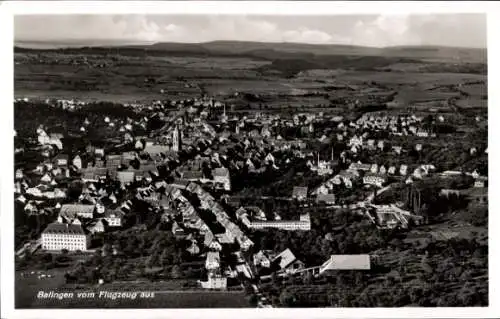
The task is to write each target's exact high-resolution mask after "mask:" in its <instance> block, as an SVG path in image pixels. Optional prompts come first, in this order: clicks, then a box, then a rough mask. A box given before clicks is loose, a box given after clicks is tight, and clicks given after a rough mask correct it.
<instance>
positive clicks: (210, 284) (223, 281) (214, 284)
mask: <svg viewBox="0 0 500 319" xmlns="http://www.w3.org/2000/svg"><path fill="white" fill-rule="evenodd" d="M200 284H201V287H202V288H204V289H226V288H227V278H226V277H220V276H209V277H208V280H207V281H200Z"/></svg>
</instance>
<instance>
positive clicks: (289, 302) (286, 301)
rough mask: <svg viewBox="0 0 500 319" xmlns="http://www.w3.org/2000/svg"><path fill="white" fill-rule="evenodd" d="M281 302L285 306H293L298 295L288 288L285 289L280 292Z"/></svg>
mask: <svg viewBox="0 0 500 319" xmlns="http://www.w3.org/2000/svg"><path fill="white" fill-rule="evenodd" d="M279 298H280V304H281V305H282V306H284V307H292V306H293V305H294V304H295V302H296V301H297V296H296V295H295V293H291V292H289V291H287V290H283V291H282V292H281V294H280V297H279Z"/></svg>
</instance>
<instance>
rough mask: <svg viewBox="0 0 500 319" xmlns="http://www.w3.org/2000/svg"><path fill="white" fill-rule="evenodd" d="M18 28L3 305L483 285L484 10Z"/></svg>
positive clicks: (338, 294) (141, 303)
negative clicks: (8, 287)
mask: <svg viewBox="0 0 500 319" xmlns="http://www.w3.org/2000/svg"><path fill="white" fill-rule="evenodd" d="M290 5H293V4H290ZM13 32H14V42H13V44H12V50H13V61H12V63H13V72H14V73H13V81H14V82H13V85H14V91H13V102H9V103H13V104H12V107H13V124H12V125H13V129H14V138H13V147H14V149H13V152H14V156H13V157H14V160H13V164H14V167H13V172H12V177H9V180H8V181H7V183H8V184H9V185H13V186H14V189H13V193H12V192H11V193H10V194H9V195H8V196H9V198H11V201H13V204H12V206H10V207H12V210H13V211H12V212H7V211H3V212H2V215H3V214H7V215H9V216H11V219H12V224H13V229H14V230H13V232H11V233H12V237H13V239H12V240H13V242H11V244H9V245H13V247H10V248H8V249H10V250H9V251H8V252H7V253H8V254H9V255H12V256H13V257H12V258H13V261H12V263H13V266H12V268H13V272H12V273H8V274H6V273H4V272H3V271H2V277H4V276H10V277H13V281H14V291H13V292H12V299H13V302H14V307H15V308H16V309H21V310H22V309H31V310H33V309H52V310H53V309H80V310H82V309H166V310H168V309H174V308H176V309H198V308H212V309H218V308H251V309H256V308H272V309H277V308H351V309H355V308H402V307H407V308H429V307H436V308H440V307H477V308H481V307H489V306H490V305H491V303H492V302H494V300H493V299H492V296H490V292H491V290H490V289H489V278H490V274H489V271H488V269H490V271H495V269H492V268H491V267H489V261H488V255H489V244H488V243H489V229H488V224H489V223H488V220H489V210H488V203H489V200H488V185H489V178H488V176H489V174H488V146H489V145H488V58H487V55H488V45H487V44H488V41H487V14H486V13H470V12H458V13H457V12H452V13H445V12H437V13H420V12H416V13H412V12H407V13H384V12H383V11H381V12H379V13H368V14H366V13H359V14H358V13H356V12H352V13H349V14H336V13H335V11H334V10H333V9H332V10H330V11H325V13H323V14H299V13H298V14H296V15H292V14H290V15H288V14H286V15H284V14H272V13H269V14H244V13H243V12H242V13H233V14H217V13H204V14H187V13H186V14H179V13H175V14H169V13H163V12H161V13H154V12H151V13H148V14H143V13H127V14H124V13H117V14H113V13H77V14H75V13H68V14H60V13H58V14H16V15H15V16H14V17H13ZM6 76H9V75H8V74H7V75H6ZM5 107H11V105H6V106H5ZM9 136H11V135H9ZM9 138H10V137H9ZM6 145H7V144H6ZM8 145H12V144H8ZM10 152H11V150H10V149H7V148H6V149H4V153H5V156H7V154H10ZM2 182H5V180H3V181H2ZM12 195H13V197H12ZM9 219H10V217H9ZM493 231H494V230H493ZM2 241H3V238H2ZM2 248H3V246H2ZM2 294H3V291H2ZM311 310H314V309H311ZM267 311H272V310H267ZM269 313H270V312H269ZM360 315H361V314H360Z"/></svg>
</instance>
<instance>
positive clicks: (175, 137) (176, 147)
mask: <svg viewBox="0 0 500 319" xmlns="http://www.w3.org/2000/svg"><path fill="white" fill-rule="evenodd" d="M181 149H182V141H181V132H180V131H179V128H178V127H177V126H176V127H175V128H174V130H173V132H172V151H174V152H179V151H180V150H181Z"/></svg>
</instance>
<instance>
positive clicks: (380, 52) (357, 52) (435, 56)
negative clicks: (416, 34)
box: [16, 41, 487, 63]
mask: <svg viewBox="0 0 500 319" xmlns="http://www.w3.org/2000/svg"><path fill="white" fill-rule="evenodd" d="M33 43H35V44H36V45H31V46H30V45H29V42H24V43H22V44H21V43H18V44H17V45H18V46H19V47H16V49H17V50H23V49H24V50H25V49H29V48H33V49H47V48H49V46H48V45H45V46H42V45H41V44H42V43H41V42H40V41H38V42H33ZM66 43H68V45H67V46H66V47H67V48H74V49H76V48H81V47H82V46H85V47H86V48H87V49H88V48H93V49H96V48H101V49H106V48H113V49H114V50H116V49H118V50H124V51H129V50H140V51H142V52H149V53H152V54H153V53H154V54H160V53H165V52H166V53H174V54H175V53H176V54H181V53H182V54H187V55H191V54H192V55H215V56H250V57H255V58H263V59H267V60H276V59H283V58H304V57H312V56H338V55H340V56H377V57H386V58H389V57H396V58H408V59H419V60H433V61H443V62H453V61H456V62H468V63H486V52H487V50H486V49H480V48H458V47H444V46H394V47H385V48H376V47H365V46H354V45H337V44H306V43H269V42H246V41H213V42H206V43H174V42H160V43H153V44H137V45H130V44H125V43H123V44H122V45H120V44H119V43H117V42H116V41H109V42H108V43H107V44H105V41H99V42H98V43H96V42H91V41H86V42H82V43H80V44H79V45H78V44H77V43H76V42H74V43H69V42H66ZM63 46H64V45H63V43H61V42H60V43H57V44H56V45H54V46H53V49H56V50H58V49H61V47H63Z"/></svg>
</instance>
